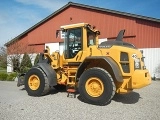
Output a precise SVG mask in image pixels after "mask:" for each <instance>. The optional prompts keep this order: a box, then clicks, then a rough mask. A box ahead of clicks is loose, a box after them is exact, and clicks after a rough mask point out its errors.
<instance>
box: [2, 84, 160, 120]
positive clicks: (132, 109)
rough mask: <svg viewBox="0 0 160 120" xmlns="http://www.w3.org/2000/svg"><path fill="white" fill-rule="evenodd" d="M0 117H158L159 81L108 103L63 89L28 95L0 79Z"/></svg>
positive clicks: (96, 119)
mask: <svg viewBox="0 0 160 120" xmlns="http://www.w3.org/2000/svg"><path fill="white" fill-rule="evenodd" d="M0 120H160V81H152V84H151V85H149V86H147V87H145V88H142V89H139V90H134V92H132V93H129V94H126V95H116V96H115V97H114V98H113V100H112V101H111V103H110V104H108V105H106V106H96V105H91V104H87V103H84V102H83V100H81V98H80V97H79V95H77V98H71V97H70V98H68V97H67V93H66V92H63V91H62V92H57V91H55V90H52V91H51V92H50V94H48V95H46V96H42V97H31V96H28V95H27V93H26V91H25V90H24V87H23V86H22V87H19V88H18V87H16V82H6V81H0Z"/></svg>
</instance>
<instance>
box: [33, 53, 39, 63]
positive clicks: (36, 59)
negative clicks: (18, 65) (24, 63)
mask: <svg viewBox="0 0 160 120" xmlns="http://www.w3.org/2000/svg"><path fill="white" fill-rule="evenodd" d="M38 60H39V54H37V56H36V58H35V60H34V65H36V64H37V63H38Z"/></svg>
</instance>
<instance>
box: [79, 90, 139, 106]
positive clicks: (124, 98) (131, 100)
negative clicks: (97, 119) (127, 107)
mask: <svg viewBox="0 0 160 120" xmlns="http://www.w3.org/2000/svg"><path fill="white" fill-rule="evenodd" d="M77 98H78V100H80V101H81V102H84V103H87V104H92V103H89V102H87V101H86V100H85V99H83V98H82V97H81V95H79V96H78V97H77ZM140 98H141V97H140V95H139V93H136V92H131V93H128V94H115V96H114V97H113V98H112V100H113V101H115V102H121V103H123V104H135V103H137V102H138V101H139V99H140ZM112 100H111V101H112ZM111 101H110V102H109V103H107V104H104V105H100V106H106V105H109V104H111ZM92 105H96V104H92Z"/></svg>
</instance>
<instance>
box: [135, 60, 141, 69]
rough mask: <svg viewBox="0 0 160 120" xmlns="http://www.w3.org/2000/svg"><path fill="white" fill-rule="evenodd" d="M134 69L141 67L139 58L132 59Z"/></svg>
mask: <svg viewBox="0 0 160 120" xmlns="http://www.w3.org/2000/svg"><path fill="white" fill-rule="evenodd" d="M134 69H141V63H140V59H139V58H135V59H134Z"/></svg>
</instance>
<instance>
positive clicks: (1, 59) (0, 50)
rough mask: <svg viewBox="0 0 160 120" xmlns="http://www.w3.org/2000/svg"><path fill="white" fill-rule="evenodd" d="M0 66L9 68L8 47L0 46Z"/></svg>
mask: <svg viewBox="0 0 160 120" xmlns="http://www.w3.org/2000/svg"><path fill="white" fill-rule="evenodd" d="M0 67H3V68H7V50H6V47H0Z"/></svg>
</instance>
